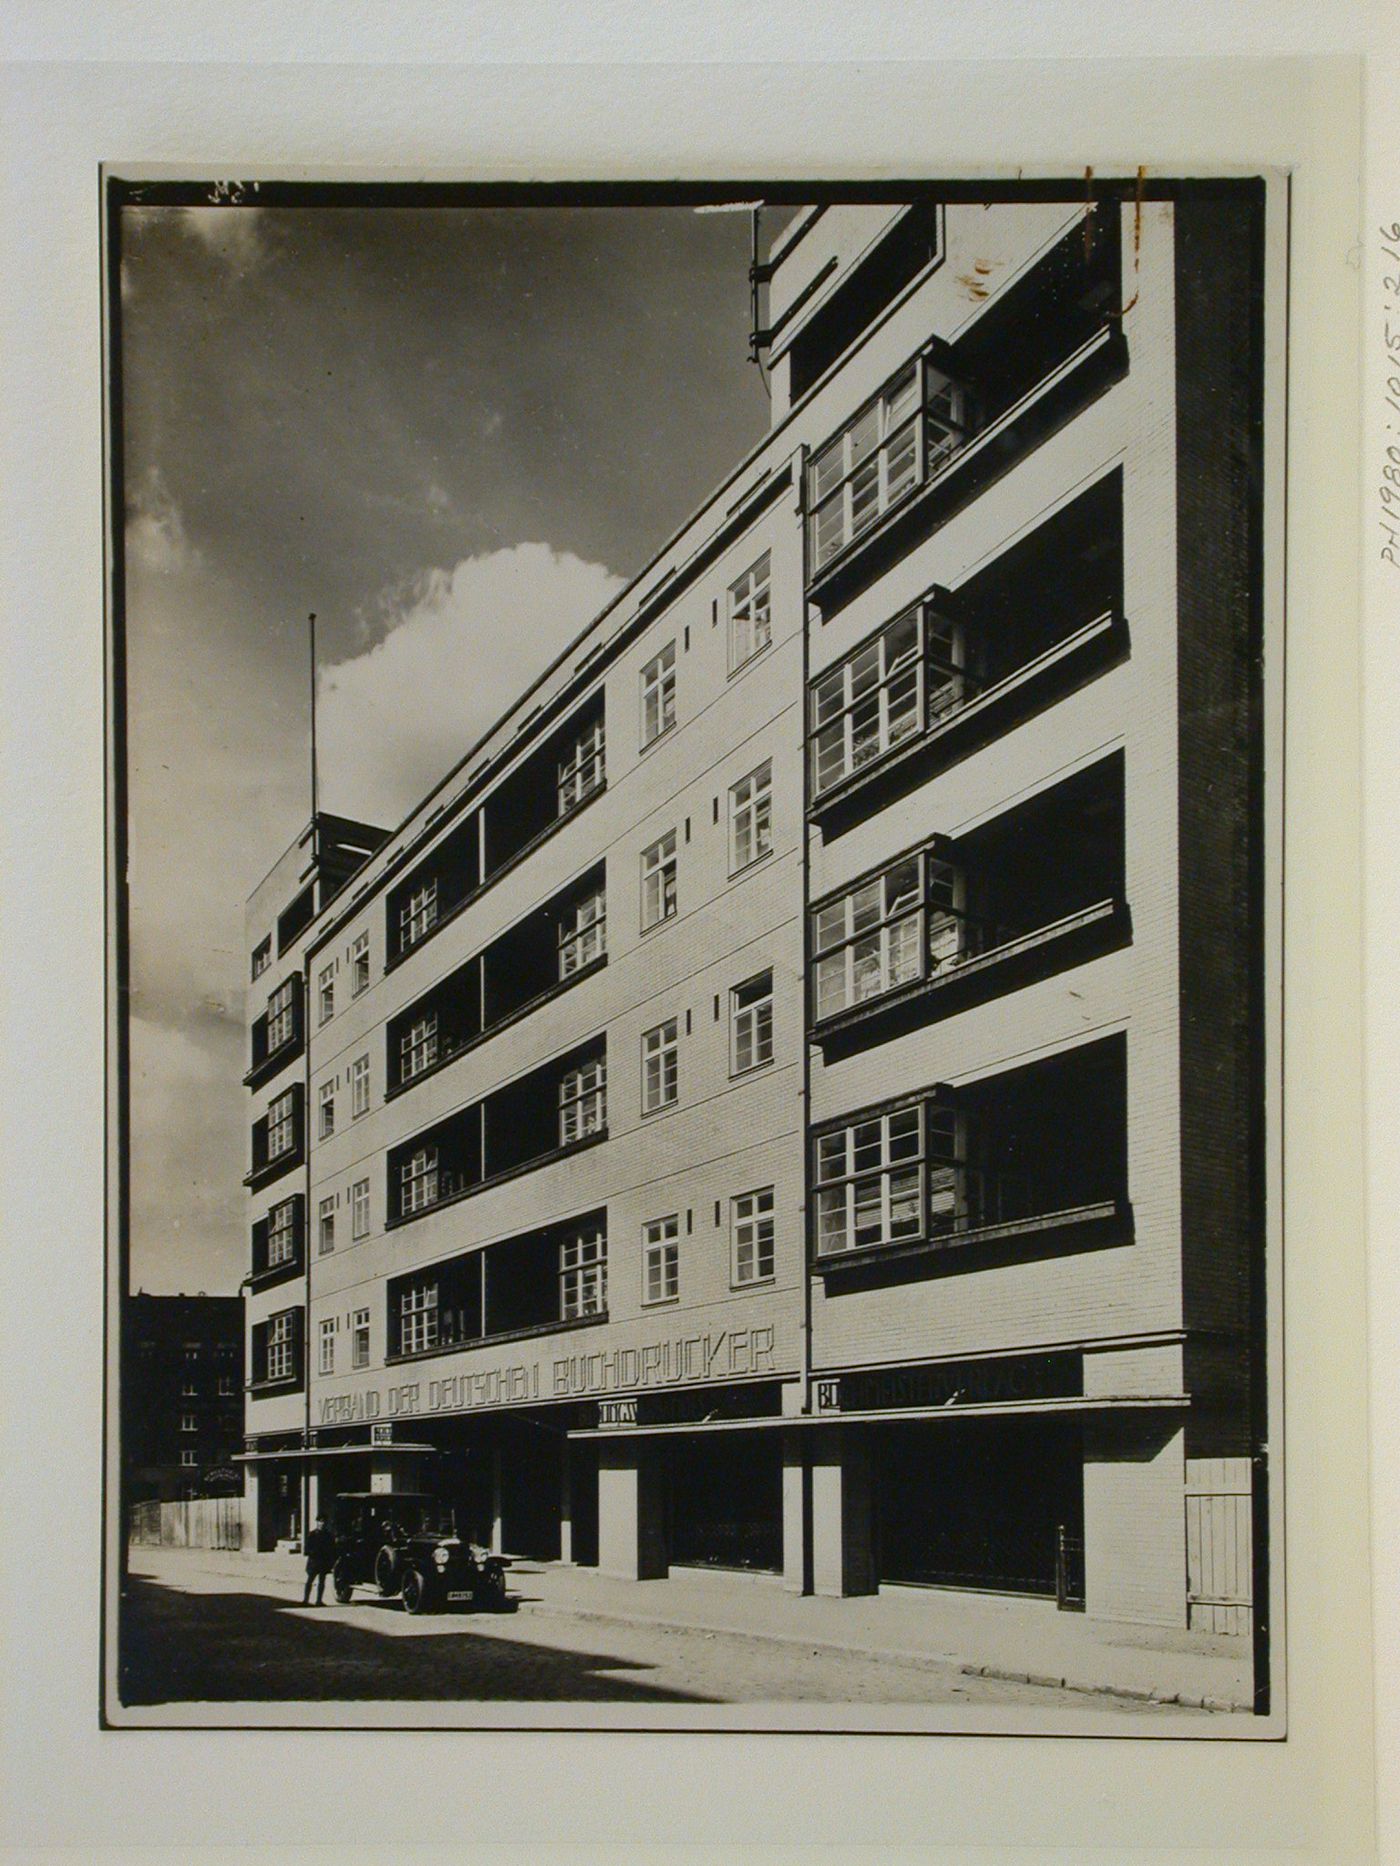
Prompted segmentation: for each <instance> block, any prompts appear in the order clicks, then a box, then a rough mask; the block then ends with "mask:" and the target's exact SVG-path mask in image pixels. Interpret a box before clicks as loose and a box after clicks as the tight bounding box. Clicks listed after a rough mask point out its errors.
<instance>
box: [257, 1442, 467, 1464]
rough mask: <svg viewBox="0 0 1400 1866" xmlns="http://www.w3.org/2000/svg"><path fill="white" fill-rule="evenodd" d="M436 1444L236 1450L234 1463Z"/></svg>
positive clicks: (344, 1455) (338, 1455)
mask: <svg viewBox="0 0 1400 1866" xmlns="http://www.w3.org/2000/svg"><path fill="white" fill-rule="evenodd" d="M436 1450H437V1446H436V1445H404V1444H399V1443H395V1444H392V1445H297V1446H294V1447H291V1448H290V1449H287V1448H284V1449H283V1450H281V1451H236V1452H234V1454H233V1461H234V1463H235V1464H258V1463H267V1464H271V1463H274V1462H281V1463H285V1462H286V1461H287V1460H288V1459H290V1458H363V1457H366V1456H367V1455H368V1454H369V1453H371V1452H373V1454H374V1456H375V1457H376V1458H381V1457H383V1456H384V1455H385V1453H386V1452H387V1453H393V1452H400V1451H402V1452H410V1451H412V1452H417V1453H418V1454H420V1455H421V1454H422V1453H424V1452H435V1451H436Z"/></svg>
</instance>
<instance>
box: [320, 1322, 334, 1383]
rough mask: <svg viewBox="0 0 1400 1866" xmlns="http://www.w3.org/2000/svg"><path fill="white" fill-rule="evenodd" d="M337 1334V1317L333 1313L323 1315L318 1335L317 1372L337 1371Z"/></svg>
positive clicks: (329, 1372)
mask: <svg viewBox="0 0 1400 1866" xmlns="http://www.w3.org/2000/svg"><path fill="white" fill-rule="evenodd" d="M335 1335H336V1327H335V1317H334V1316H333V1315H328V1316H323V1317H322V1318H321V1324H320V1328H319V1330H318V1332H317V1337H316V1372H317V1373H318V1374H333V1373H334V1372H335Z"/></svg>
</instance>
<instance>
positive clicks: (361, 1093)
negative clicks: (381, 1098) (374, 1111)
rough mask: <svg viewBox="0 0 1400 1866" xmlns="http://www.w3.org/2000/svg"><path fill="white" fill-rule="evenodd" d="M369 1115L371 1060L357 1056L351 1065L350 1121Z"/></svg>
mask: <svg viewBox="0 0 1400 1866" xmlns="http://www.w3.org/2000/svg"><path fill="white" fill-rule="evenodd" d="M368 1113H369V1058H368V1056H357V1057H356V1058H355V1060H354V1062H353V1063H351V1065H350V1119H351V1120H352V1121H358V1120H359V1118H360V1116H361V1115H362V1114H368Z"/></svg>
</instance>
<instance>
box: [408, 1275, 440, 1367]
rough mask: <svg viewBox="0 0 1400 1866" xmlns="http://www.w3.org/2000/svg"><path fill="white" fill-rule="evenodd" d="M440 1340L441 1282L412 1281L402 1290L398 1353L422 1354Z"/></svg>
mask: <svg viewBox="0 0 1400 1866" xmlns="http://www.w3.org/2000/svg"><path fill="white" fill-rule="evenodd" d="M437 1340H438V1286H437V1284H436V1283H410V1284H409V1285H408V1287H407V1288H406V1289H402V1290H400V1292H399V1353H400V1354H420V1353H422V1352H423V1351H424V1350H425V1349H428V1348H435V1347H436V1346H437Z"/></svg>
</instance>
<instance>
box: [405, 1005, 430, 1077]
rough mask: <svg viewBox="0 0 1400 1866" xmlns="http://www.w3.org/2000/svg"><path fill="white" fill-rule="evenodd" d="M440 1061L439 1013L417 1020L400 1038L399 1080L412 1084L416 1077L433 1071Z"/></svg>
mask: <svg viewBox="0 0 1400 1866" xmlns="http://www.w3.org/2000/svg"><path fill="white" fill-rule="evenodd" d="M437 1059H438V1019H437V1012H436V1011H430V1012H429V1013H428V1015H427V1016H426V1017H419V1018H415V1020H414V1021H413V1023H411V1024H410V1025H409V1027H408V1029H407V1030H406V1031H405V1032H404V1033H403V1035H402V1036H401V1037H400V1038H399V1080H400V1081H401V1082H411V1081H412V1080H413V1078H414V1076H419V1075H422V1073H423V1071H424V1070H425V1069H431V1068H432V1066H433V1064H434V1063H435V1062H436V1061H437Z"/></svg>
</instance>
